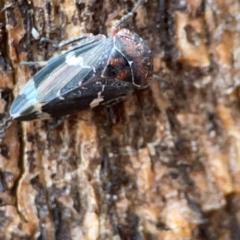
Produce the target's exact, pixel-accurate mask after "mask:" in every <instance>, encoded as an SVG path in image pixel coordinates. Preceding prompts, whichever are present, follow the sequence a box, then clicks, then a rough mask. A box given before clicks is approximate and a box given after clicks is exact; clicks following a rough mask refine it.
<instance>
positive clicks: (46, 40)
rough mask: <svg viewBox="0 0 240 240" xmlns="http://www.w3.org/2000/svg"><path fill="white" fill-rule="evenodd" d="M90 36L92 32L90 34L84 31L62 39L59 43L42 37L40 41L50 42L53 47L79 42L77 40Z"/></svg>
mask: <svg viewBox="0 0 240 240" xmlns="http://www.w3.org/2000/svg"><path fill="white" fill-rule="evenodd" d="M92 36H93V34H91V33H84V34H80V35H79V36H77V37H73V38H69V39H67V40H63V41H61V42H59V43H58V42H57V41H54V40H51V39H49V38H45V37H42V38H41V39H40V42H47V43H50V44H52V46H53V47H55V48H61V47H63V46H65V45H68V44H71V43H74V42H79V41H82V40H84V39H87V38H90V37H92Z"/></svg>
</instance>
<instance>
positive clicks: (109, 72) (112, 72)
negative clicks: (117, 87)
mask: <svg viewBox="0 0 240 240" xmlns="http://www.w3.org/2000/svg"><path fill="white" fill-rule="evenodd" d="M105 73H106V76H108V77H109V78H116V77H117V75H118V69H117V68H116V67H115V66H113V65H108V66H107V68H106V72H105Z"/></svg>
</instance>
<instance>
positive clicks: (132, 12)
mask: <svg viewBox="0 0 240 240" xmlns="http://www.w3.org/2000/svg"><path fill="white" fill-rule="evenodd" d="M141 2H142V0H138V1H137V3H136V4H135V6H134V8H133V9H132V10H131V11H130V12H129V13H127V14H126V15H124V16H122V17H121V19H119V20H118V21H117V22H116V23H115V24H114V28H117V27H118V26H119V25H121V24H122V23H124V22H125V21H126V20H127V19H128V18H130V17H132V16H133V14H134V13H135V12H136V10H137V8H138V7H139V5H140V4H141Z"/></svg>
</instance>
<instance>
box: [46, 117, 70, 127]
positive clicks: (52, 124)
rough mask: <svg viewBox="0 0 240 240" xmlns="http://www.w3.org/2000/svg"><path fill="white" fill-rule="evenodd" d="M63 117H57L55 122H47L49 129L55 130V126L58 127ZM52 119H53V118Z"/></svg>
mask: <svg viewBox="0 0 240 240" xmlns="http://www.w3.org/2000/svg"><path fill="white" fill-rule="evenodd" d="M65 119H66V118H65V117H61V118H59V119H57V120H56V121H55V122H48V126H49V129H50V130H55V129H56V128H57V127H59V126H60V125H62V124H63V122H64V120H65ZM53 121H54V119H53Z"/></svg>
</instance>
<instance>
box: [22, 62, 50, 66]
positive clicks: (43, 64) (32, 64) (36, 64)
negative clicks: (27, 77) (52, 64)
mask: <svg viewBox="0 0 240 240" xmlns="http://www.w3.org/2000/svg"><path fill="white" fill-rule="evenodd" d="M47 64H48V61H36V62H25V61H23V62H20V65H27V66H36V67H45V66H46V65H47Z"/></svg>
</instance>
